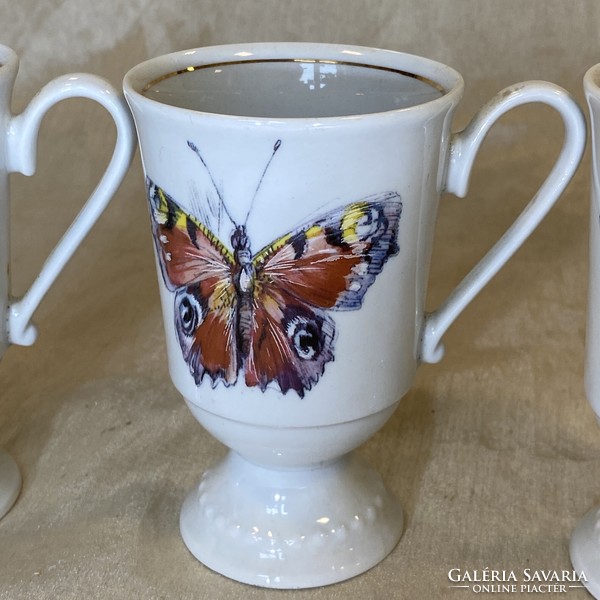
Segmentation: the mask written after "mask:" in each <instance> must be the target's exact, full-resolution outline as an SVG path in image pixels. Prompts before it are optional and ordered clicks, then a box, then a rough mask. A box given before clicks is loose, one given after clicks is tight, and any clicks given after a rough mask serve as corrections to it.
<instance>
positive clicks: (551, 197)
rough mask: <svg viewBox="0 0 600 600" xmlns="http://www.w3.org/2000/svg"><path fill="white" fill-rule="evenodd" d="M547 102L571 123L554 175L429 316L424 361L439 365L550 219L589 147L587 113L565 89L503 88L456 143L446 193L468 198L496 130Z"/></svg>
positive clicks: (542, 84)
mask: <svg viewBox="0 0 600 600" xmlns="http://www.w3.org/2000/svg"><path fill="white" fill-rule="evenodd" d="M531 102H541V103H543V104H547V105H549V106H551V107H552V108H554V109H555V110H556V111H557V112H558V113H559V114H560V116H561V117H562V119H563V122H564V125H565V139H564V143H563V147H562V150H561V153H560V156H559V157H558V160H557V161H556V163H555V165H554V167H553V168H552V171H550V174H549V175H548V177H547V179H546V180H545V181H544V183H543V184H542V186H541V187H540V189H539V190H538V192H537V194H536V195H535V196H534V197H533V199H532V200H531V201H530V202H529V204H528V205H527V206H526V207H525V209H524V210H523V212H522V213H521V214H520V215H519V217H518V218H517V219H516V221H515V222H514V223H513V224H512V225H511V227H510V228H509V229H508V231H507V232H506V233H505V234H504V235H503V236H502V237H501V238H500V239H499V240H498V242H496V244H495V245H494V246H493V247H492V249H491V250H490V251H489V252H488V253H487V254H486V255H485V256H484V257H483V259H482V260H481V261H480V262H479V263H478V264H477V265H476V266H475V267H474V268H473V270H472V271H471V272H470V273H469V274H468V275H467V276H466V277H465V278H464V279H463V280H462V281H461V283H460V284H459V285H458V286H457V287H456V289H455V290H454V291H453V292H452V293H451V294H450V295H449V296H448V298H447V299H446V300H445V301H444V303H443V304H442V305H441V306H440V308H439V309H438V310H436V311H435V312H433V313H430V314H428V315H426V316H425V319H424V323H423V328H422V332H421V352H420V357H421V360H422V361H424V362H429V363H435V362H438V361H439V360H441V358H442V357H443V355H444V346H443V344H442V342H441V338H442V336H443V335H444V333H445V332H446V330H447V329H448V327H450V325H451V324H452V322H453V321H454V320H455V319H456V317H457V316H458V315H459V314H460V313H461V312H462V311H463V309H464V308H465V307H466V306H467V304H469V302H470V301H471V300H472V299H473V298H474V297H475V296H476V295H477V294H478V293H479V292H480V291H481V289H482V288H483V287H484V286H485V285H486V284H487V283H488V282H489V281H490V279H492V277H493V276H494V275H495V274H496V273H497V272H498V271H499V270H500V268H501V267H502V266H503V265H504V264H505V263H506V261H507V260H508V259H509V258H510V257H511V256H512V255H513V254H514V253H515V252H516V250H517V249H518V248H519V246H521V244H522V243H523V242H524V241H525V240H526V239H527V237H528V236H529V235H530V234H531V233H532V231H533V230H534V229H535V228H536V227H537V226H538V224H539V223H540V221H541V220H542V219H543V218H544V217H545V216H546V214H547V212H548V211H549V210H550V208H551V207H552V205H553V204H554V203H555V202H556V200H557V199H558V198H559V196H560V195H561V193H562V192H563V190H564V189H565V187H566V186H567V184H568V183H569V181H570V179H571V177H572V176H573V174H574V173H575V170H576V169H577V166H578V165H579V161H580V160H581V156H582V154H583V150H584V148H585V139H586V128H585V119H584V117H583V113H582V111H581V109H580V108H579V106H578V105H577V103H576V102H575V101H574V100H573V98H572V97H571V96H570V95H569V94H568V92H566V91H565V90H564V89H562V88H560V87H558V86H556V85H553V84H551V83H546V82H543V81H529V82H525V83H521V84H517V85H514V86H511V87H509V88H506V89H505V90H502V91H501V92H500V93H498V94H497V95H496V96H495V97H494V98H493V99H492V100H491V101H490V102H489V103H488V104H486V105H485V106H484V107H483V108H482V109H481V110H480V111H479V112H478V113H477V115H476V116H475V117H474V118H473V120H472V121H471V123H470V124H469V125H468V126H467V127H466V128H465V129H464V130H463V131H461V132H460V133H458V134H455V135H453V136H452V139H451V140H450V162H449V166H448V171H447V174H446V190H445V191H447V192H450V193H453V194H455V195H457V196H465V195H466V193H467V189H468V186H469V176H470V173H471V168H472V166H473V161H474V160H475V156H476V154H477V151H478V150H479V147H480V146H481V143H482V141H483V139H484V138H485V136H486V134H487V132H488V131H489V129H490V127H491V126H492V125H493V124H494V123H495V122H496V121H497V120H498V118H499V117H501V116H502V115H503V114H504V113H506V112H508V111H509V110H511V109H513V108H515V107H517V106H520V105H522V104H528V103H531Z"/></svg>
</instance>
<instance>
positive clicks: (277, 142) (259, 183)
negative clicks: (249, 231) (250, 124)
mask: <svg viewBox="0 0 600 600" xmlns="http://www.w3.org/2000/svg"><path fill="white" fill-rule="evenodd" d="M280 146H281V140H277V141H276V142H275V145H274V146H273V152H272V154H271V158H269V160H268V161H267V164H266V165H265V168H264V169H263V172H262V175H261V176H260V179H259V181H258V185H257V186H256V189H255V190H254V195H253V196H252V200H251V202H250V208H248V212H247V213H246V218H245V219H244V225H245V224H246V223H247V222H248V217H249V216H250V213H251V212H252V207H253V206H254V200H255V199H256V196H257V194H258V190H260V186H261V185H262V182H263V179H264V178H265V175H266V174H267V171H268V170H269V167H270V166H271V162H272V161H273V158H275V154H276V152H277V150H279V147H280Z"/></svg>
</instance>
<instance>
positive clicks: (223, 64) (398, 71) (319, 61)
mask: <svg viewBox="0 0 600 600" xmlns="http://www.w3.org/2000/svg"><path fill="white" fill-rule="evenodd" d="M290 62H291V63H312V64H324V65H342V66H349V67H362V68H364V69H374V70H376V71H386V72H388V73H395V74H396V75H402V76H404V77H410V78H411V79H416V80H418V81H421V82H423V83H426V84H427V85H429V86H430V87H432V88H433V89H435V90H436V91H438V92H440V93H441V94H442V95H445V94H447V93H448V90H447V89H446V88H445V87H444V86H442V85H441V84H439V83H438V82H437V81H434V80H433V79H429V78H428V77H423V76H422V75H417V74H416V73H411V72H410V71H403V70H402V69H394V68H392V67H384V66H381V65H369V64H365V63H358V62H353V61H342V60H327V59H313V58H256V59H250V60H237V61H223V62H216V63H211V64H208V65H198V66H194V65H190V66H188V67H186V68H185V69H180V70H178V71H173V72H172V73H166V74H165V75H161V76H160V77H157V78H156V79H153V80H152V81H151V82H150V83H148V84H146V85H145V86H144V87H143V88H142V93H144V92H147V91H148V90H149V89H150V88H152V87H154V86H155V85H157V84H159V83H161V82H162V81H165V80H166V79H170V78H171V77H176V76H177V75H183V74H185V73H193V72H194V71H201V70H204V69H216V68H219V67H228V66H231V65H243V64H259V63H290Z"/></svg>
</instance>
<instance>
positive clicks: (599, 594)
mask: <svg viewBox="0 0 600 600" xmlns="http://www.w3.org/2000/svg"><path fill="white" fill-rule="evenodd" d="M583 87H584V90H585V95H586V99H587V103H588V107H589V111H590V118H591V131H592V173H591V175H592V193H591V206H590V247H589V253H590V259H589V286H588V315H587V331H586V353H585V391H586V396H587V399H588V402H589V403H590V405H591V406H592V408H593V409H594V412H595V414H596V417H597V418H598V419H599V422H600V369H598V365H599V364H600V319H599V307H600V162H599V161H600V145H599V144H600V133H599V132H600V65H596V66H594V67H592V68H591V69H590V70H589V71H588V72H587V73H586V74H585V77H584V79H583ZM571 561H572V562H573V566H574V567H575V568H576V569H577V570H578V571H583V572H584V573H585V576H586V581H585V585H586V586H587V588H588V590H589V592H590V593H591V594H593V595H594V597H595V598H600V508H598V507H596V508H593V509H591V510H590V511H589V512H588V513H587V514H586V515H585V516H584V517H583V518H582V519H581V521H580V522H579V524H578V525H577V527H576V528H575V530H574V531H573V535H572V536H571Z"/></svg>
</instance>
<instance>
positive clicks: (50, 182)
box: [0, 0, 600, 600]
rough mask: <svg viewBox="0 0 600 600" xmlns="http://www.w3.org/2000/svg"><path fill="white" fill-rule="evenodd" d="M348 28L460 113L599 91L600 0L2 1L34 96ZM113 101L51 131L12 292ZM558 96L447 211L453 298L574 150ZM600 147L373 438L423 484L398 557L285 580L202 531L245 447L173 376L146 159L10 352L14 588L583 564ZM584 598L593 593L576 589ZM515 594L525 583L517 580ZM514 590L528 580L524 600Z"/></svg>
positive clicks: (99, 138)
mask: <svg viewBox="0 0 600 600" xmlns="http://www.w3.org/2000/svg"><path fill="white" fill-rule="evenodd" d="M266 40H308V41H330V42H347V43H353V44H363V45H371V46H379V47H386V48H391V49H399V50H405V51H409V52H413V53H418V54H423V55H426V56H429V57H431V58H434V59H438V60H441V61H444V62H446V63H447V64H450V65H451V66H453V67H455V68H457V69H458V70H459V71H461V72H462V74H463V75H464V77H465V80H466V82H467V88H466V93H465V100H464V102H463V105H462V106H461V109H460V110H459V113H458V115H457V120H456V126H457V127H461V126H463V125H464V124H465V123H466V121H467V120H468V119H469V118H470V117H471V116H472V114H473V112H474V111H475V110H476V108H477V107H478V106H480V105H481V104H482V103H483V102H485V101H486V100H487V99H488V98H489V97H490V96H491V94H493V93H494V92H496V91H498V90H499V89H500V88H502V87H504V86H505V85H508V84H510V83H513V82H515V81H518V80H524V79H548V80H552V81H554V82H557V83H559V84H561V85H563V86H565V87H567V88H568V89H570V90H571V91H572V92H573V93H574V94H575V96H576V97H577V98H578V99H580V100H581V98H582V93H581V79H582V76H583V73H584V72H585V70H586V69H587V68H588V67H589V66H591V65H592V64H594V63H596V62H598V61H600V3H598V2H595V1H594V0H502V1H499V0H336V1H332V0H304V1H299V0H288V1H287V2H284V1H281V0H280V1H277V0H262V1H261V0H240V1H237V2H234V1H233V0H196V1H193V0H171V1H169V2H158V1H157V0H130V1H128V2H120V1H119V0H103V1H96V0H46V1H44V2H39V1H37V0H20V1H19V2H17V1H15V0H0V42H1V43H4V44H7V45H9V46H11V47H13V48H14V49H15V50H16V51H17V52H18V53H19V55H20V57H21V61H22V63H21V73H20V78H19V81H18V84H17V89H16V93H15V99H14V107H15V110H21V109H22V108H23V107H24V106H25V104H26V103H27V101H28V100H29V99H30V98H31V96H32V94H33V93H34V92H35V91H36V90H37V89H39V87H40V86H41V85H42V84H43V83H45V82H46V81H48V80H49V79H51V78H52V77H54V76H56V75H59V74H62V73H64V72H68V71H90V72H94V73H97V74H100V75H103V76H105V77H108V78H109V79H110V80H112V81H113V82H114V83H115V84H119V82H120V80H121V78H122V76H123V74H124V73H125V71H126V70H127V69H129V68H130V67H131V66H133V65H134V64H136V63H138V62H140V61H141V60H143V59H145V58H148V57H151V56H155V55H157V54H161V53H164V52H168V51H172V50H178V49H183V48H187V47H195V46H200V45H210V44H217V43H226V42H236V41H266ZM113 136H114V134H113V131H112V129H111V127H110V123H109V120H108V118H107V117H106V116H105V115H104V114H103V112H102V110H101V109H99V108H96V107H95V106H94V105H92V104H91V103H89V102H79V101H75V100H71V101H68V102H67V103H65V104H64V105H62V106H59V107H57V108H55V109H53V110H52V111H51V113H50V115H49V116H48V118H47V119H46V121H45V122H44V124H43V127H42V131H41V138H40V152H39V168H38V173H37V174H36V176H35V177H34V178H30V179H26V178H24V177H20V176H19V177H14V178H13V180H12V183H13V220H12V232H13V242H12V248H13V261H12V267H11V270H12V274H13V289H14V293H15V294H19V293H22V292H23V291H24V290H25V289H26V287H27V285H28V284H29V283H30V282H31V281H32V279H33V278H34V276H35V274H36V272H37V270H38V268H39V266H40V265H41V263H42V261H43V259H44V257H45V255H46V254H47V252H48V251H49V249H50V248H51V247H52V245H53V244H54V242H55V241H56V240H57V239H58V237H59V235H60V233H61V232H62V231H63V230H64V228H65V227H66V225H67V223H68V222H69V221H70V219H72V217H73V216H74V214H75V213H76V211H77V207H78V206H79V205H80V203H81V201H82V198H83V197H85V196H86V195H87V194H88V193H89V192H90V191H91V189H92V188H93V185H94V182H95V180H96V179H97V177H98V175H99V173H100V172H101V171H102V169H103V168H104V165H105V164H106V162H107V159H108V157H109V155H110V151H111V149H110V148H111V145H112V142H113ZM560 137H561V125H560V122H559V121H558V119H557V117H556V116H555V115H554V114H553V113H552V112H551V111H550V110H548V109H540V108H537V107H536V108H531V109H530V108H524V109H520V110H519V111H517V112H515V113H514V114H512V115H509V116H507V117H504V118H503V119H502V121H501V122H500V123H499V124H498V125H497V126H496V127H495V129H494V130H493V132H492V133H491V134H490V136H489V138H488V140H487V141H486V143H485V145H484V148H483V150H482V153H481V155H480V158H479V160H478V162H477V163H476V166H475V172H474V176H473V180H472V186H471V190H470V193H469V195H468V197H467V198H466V199H464V200H457V199H455V198H452V197H448V198H445V199H444V200H443V203H442V207H441V211H440V216H439V224H438V235H437V241H436V249H435V254H434V260H433V265H432V272H431V285H430V300H429V305H430V307H434V306H435V305H437V304H438V303H439V302H440V301H441V299H442V298H443V297H444V296H445V295H446V294H447V293H448V292H449V291H450V290H451V289H452V287H453V286H454V284H455V283H456V282H457V281H458V280H459V279H460V277H461V276H463V275H464V274H465V273H466V272H467V271H468V269H469V268H470V267H471V266H472V265H473V264H474V263H475V261H476V260H477V259H478V258H479V257H480V256H481V255H482V254H483V253H484V251H485V250H486V249H487V248H488V247H489V245H490V244H491V242H492V240H494V239H495V238H497V237H498V236H499V235H500V234H501V233H502V232H503V231H504V230H505V229H506V227H507V226H508V225H509V223H510V222H511V220H512V219H513V218H514V217H515V215H516V214H517V213H518V211H519V210H520V208H521V207H522V206H524V204H525V202H526V201H527V200H528V199H529V197H530V196H531V195H532V194H533V193H534V191H535V189H536V188H537V186H538V185H539V183H540V182H541V181H542V179H543V177H544V175H545V173H546V172H547V170H548V168H549V166H550V165H551V163H552V161H553V160H554V158H555V157H556V155H557V152H558V148H559V144H560ZM588 171H589V155H586V158H585V160H584V163H583V164H582V167H581V169H580V171H579V172H578V174H577V176H576V178H575V180H574V181H573V182H572V184H571V185H570V186H569V188H568V190H567V193H566V194H565V195H564V197H563V198H562V199H561V200H560V201H559V203H558V204H557V206H556V207H555V209H554V210H553V211H552V213H551V214H550V216H549V217H548V218H547V219H546V220H545V221H544V222H543V224H542V225H541V227H540V228H539V229H538V230H537V231H536V233H535V234H534V235H533V236H532V238H530V240H529V241H528V242H527V243H526V244H525V246H524V247H523V248H522V249H521V250H520V251H519V252H518V254H517V255H516V257H515V258H514V259H513V260H512V262H511V263H510V264H509V265H508V266H507V268H506V269H504V270H503V271H502V272H501V274H500V275H499V276H498V277H497V278H496V279H495V280H494V281H493V282H492V283H491V284H490V285H489V286H488V288H486V290H484V292H483V293H482V294H481V295H480V296H479V297H478V298H477V299H476V300H475V301H474V302H473V304H472V305H471V306H470V307H469V308H468V309H467V310H466V311H465V313H464V314H463V315H462V316H461V317H460V319H459V320H458V321H457V323H456V324H455V325H454V326H453V327H452V329H451V331H450V332H449V333H448V335H447V337H446V345H447V355H446V358H445V359H444V361H443V362H442V363H440V364H439V365H436V366H424V367H422V368H421V369H420V371H419V374H418V377H417V381H416V382H415V385H414V388H413V389H412V391H411V392H410V393H409V394H408V395H407V396H406V397H405V398H404V399H403V401H402V403H401V405H400V408H399V409H398V411H397V412H396V413H395V415H394V416H393V418H392V419H391V420H390V422H389V423H388V424H387V425H386V426H385V427H384V428H383V429H382V430H381V431H380V432H379V433H378V434H377V435H376V436H375V437H374V438H373V439H371V440H370V441H369V442H368V443H367V444H365V446H364V447H362V449H361V450H360V451H361V452H362V453H363V455H365V456H366V457H367V458H368V459H369V460H370V461H371V462H372V463H373V464H374V466H375V467H376V468H377V469H378V470H379V471H380V472H381V473H382V475H383V477H384V478H385V480H386V481H387V483H388V484H389V485H390V487H391V488H392V489H393V490H394V491H395V493H397V495H398V496H399V498H400V499H401V501H402V503H403V506H404V509H405V514H406V530H405V533H404V536H403V538H402V540H401V542H400V544H399V545H398V547H397V548H396V550H395V551H394V552H393V553H392V554H391V555H390V556H389V557H388V558H387V559H386V560H385V561H384V562H383V563H382V564H381V565H379V566H378V567H376V568H374V569H372V570H371V571H369V572H368V573H366V574H364V575H363V576H361V577H358V578H355V579H353V580H351V581H348V582H345V583H342V584H338V585H336V586H331V587H328V588H323V589H315V590H309V591H299V592H276V591H269V590H262V589H258V588H251V587H248V586H245V585H242V584H238V583H236V582H232V581H229V580H227V579H225V578H223V577H221V576H219V575H217V574H215V573H213V572H211V571H209V570H208V569H206V568H204V567H203V566H202V565H200V564H199V563H198V562H197V561H196V560H195V559H193V558H192V556H191V555H190V554H189V553H188V552H187V550H186V548H185V546H184V545H183V543H182V541H181V539H180V537H179V532H178V513H179V507H180V504H181V502H182V500H183V498H184V496H185V494H186V492H187V491H188V490H189V489H190V488H191V487H192V486H193V485H195V483H196V482H197V480H198V478H199V475H200V473H201V472H202V470H203V469H205V468H206V467H208V466H209V465H210V464H211V463H212V462H213V461H214V460H215V459H216V458H217V457H220V456H222V455H223V453H224V451H225V450H224V448H223V447H222V446H220V444H219V443H217V442H216V441H215V440H213V439H212V438H211V437H210V436H209V435H208V434H207V433H205V432H204V431H203V430H202V428H201V427H200V426H199V425H198V424H197V423H196V422H195V421H194V419H193V418H192V416H191V414H190V413H189V412H188V410H187V409H186V408H185V406H184V403H183V401H182V400H181V399H180V398H179V396H178V394H177V392H176V391H175V390H174V388H173V387H172V385H171V383H170V380H169V378H168V375H167V368H166V363H165V349H164V343H163V332H162V323H161V321H160V311H159V305H158V294H157V286H156V275H155V272H154V265H153V261H152V255H151V252H152V250H151V239H150V235H149V223H148V218H147V212H146V206H145V199H144V190H143V182H142V176H141V168H140V163H139V157H136V159H135V162H134V166H133V168H132V170H131V172H130V174H129V176H128V178H127V179H126V181H125V183H124V185H123V187H122V188H121V190H120V191H119V193H118V195H117V197H116V198H115V199H114V201H113V202H112V204H111V206H110V207H109V209H108V211H107V212H106V213H105V214H104V216H103V217H102V218H101V220H100V222H99V223H98V225H97V227H96V228H95V230H94V231H93V232H92V234H91V235H90V236H89V238H87V240H86V241H85V243H84V244H83V246H82V247H81V249H80V251H79V252H78V253H77V255H76V256H75V258H74V259H73V260H72V262H71V263H70V264H69V265H68V267H67V269H66V270H65V272H64V274H63V275H62V276H61V278H60V279H59V281H58V282H57V284H56V286H55V288H54V289H53V290H52V291H51V292H50V293H49V295H48V296H47V298H46V300H45V302H44V303H43V305H42V306H41V308H40V309H39V311H38V313H37V315H36V321H37V323H38V324H39V326H40V337H39V340H38V342H37V343H36V345H35V346H33V347H31V348H12V349H10V350H9V351H8V352H7V354H6V355H5V356H4V358H3V359H2V362H1V363H0V446H1V447H4V448H5V449H7V450H8V451H9V452H10V453H11V454H12V455H13V457H14V458H15V459H16V460H17V462H18V463H19V465H20V467H21V470H22V473H23V477H24V485H23V491H22V494H21V497H20V498H19V500H18V502H17V504H16V506H15V507H14V508H13V510H12V511H11V513H9V515H8V516H7V517H5V518H4V519H3V520H2V521H1V522H0V599H1V600H8V599H10V600H12V599H33V598H35V599H46V598H48V599H50V598H52V599H58V598H60V599H87V598H90V599H96V598H98V599H100V598H102V599H106V598H111V599H121V598H123V599H130V598H144V599H169V600H170V599H188V598H189V599H192V598H194V599H198V598H200V599H204V598H207V599H208V598H211V599H213V598H215V599H220V598H257V599H258V598H260V599H267V600H269V599H271V598H291V597H297V598H302V599H313V598H314V599H317V598H318V599H323V598H327V599H335V598H344V599H350V598H362V599H388V598H410V599H434V598H456V599H457V600H460V599H461V598H465V597H467V596H468V595H470V592H467V591H464V590H451V589H449V587H448V584H449V581H448V576H447V574H448V571H449V570H450V569H452V568H461V569H471V570H472V569H482V568H485V567H489V568H490V569H499V570H502V569H505V570H510V569H514V570H517V571H519V572H520V571H521V570H522V569H524V568H531V569H545V570H561V569H569V568H570V562H569V557H568V539H569V535H570V532H571V530H572V528H573V526H574V525H575V523H576V521H577V519H578V517H580V516H581V515H582V514H583V513H585V512H586V511H587V510H588V509H589V508H590V507H591V506H592V505H593V504H594V503H597V502H598V501H600V477H599V475H600V431H598V428H597V425H596V423H595V421H594V419H593V414H592V412H591V409H590V408H589V407H588V405H587V404H586V401H585V397H584V393H583V386H582V375H583V373H582V361H583V344H584V329H585V304H586V299H585V295H586V279H587V273H586V269H587V216H588V208H587V202H588V193H589V184H588V179H589V175H588ZM567 595H568V597H569V598H586V597H587V594H586V592H584V591H582V590H572V591H570V592H568V594H567ZM495 596H497V597H502V596H501V595H500V594H496V595H495ZM512 596H514V595H511V597H512Z"/></svg>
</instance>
